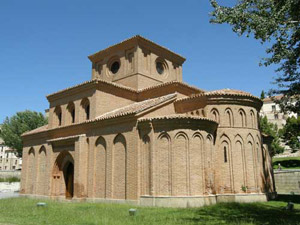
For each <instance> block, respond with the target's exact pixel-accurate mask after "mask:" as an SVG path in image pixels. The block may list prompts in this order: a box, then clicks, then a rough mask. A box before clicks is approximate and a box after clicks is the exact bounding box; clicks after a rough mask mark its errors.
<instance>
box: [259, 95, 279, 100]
mask: <svg viewBox="0 0 300 225" xmlns="http://www.w3.org/2000/svg"><path fill="white" fill-rule="evenodd" d="M282 97H283V95H276V96H272V97H268V98H264V99H263V102H274V100H280V99H281V98H282Z"/></svg>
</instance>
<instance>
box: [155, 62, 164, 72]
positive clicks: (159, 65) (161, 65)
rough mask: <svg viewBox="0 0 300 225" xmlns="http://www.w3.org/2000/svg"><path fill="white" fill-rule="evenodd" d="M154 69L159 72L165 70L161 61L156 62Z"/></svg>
mask: <svg viewBox="0 0 300 225" xmlns="http://www.w3.org/2000/svg"><path fill="white" fill-rule="evenodd" d="M156 71H157V72H158V73H159V74H163V73H164V71H165V68H164V64H163V63H162V62H156Z"/></svg>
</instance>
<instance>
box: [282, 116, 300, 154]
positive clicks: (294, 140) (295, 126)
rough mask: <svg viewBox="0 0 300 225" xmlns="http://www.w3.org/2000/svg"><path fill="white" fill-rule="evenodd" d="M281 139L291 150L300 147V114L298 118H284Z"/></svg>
mask: <svg viewBox="0 0 300 225" xmlns="http://www.w3.org/2000/svg"><path fill="white" fill-rule="evenodd" d="M282 133H283V139H284V140H285V141H286V143H287V144H288V145H289V146H290V148H291V149H293V150H298V149H300V140H299V139H298V138H300V116H298V118H296V117H294V116H292V117H289V118H288V119H287V120H286V124H285V125H284V127H283V129H282Z"/></svg>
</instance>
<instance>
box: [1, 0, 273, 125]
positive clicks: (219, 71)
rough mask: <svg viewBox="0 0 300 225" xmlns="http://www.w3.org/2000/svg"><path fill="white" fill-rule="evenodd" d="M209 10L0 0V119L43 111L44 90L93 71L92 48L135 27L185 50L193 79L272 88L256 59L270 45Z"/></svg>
mask: <svg viewBox="0 0 300 225" xmlns="http://www.w3.org/2000/svg"><path fill="white" fill-rule="evenodd" d="M219 2H221V3H222V2H226V3H227V4H228V3H229V4H232V3H233V2H235V1H233V0H230V1H228V0H226V1H225V0H220V1H219ZM211 11H212V8H211V6H210V4H209V1H208V0H189V1H179V0H164V1H158V0H151V1H149V0H147V1H141V0H140V1H134V0H131V1H129V0H114V1H99V0H98V1H96V0H95V1H92V0H84V1H82V0H80V1H79V0H72V1H71V0H69V1H67V0H59V1H57V0H52V1H50V0H49V1H40V0H36V1H32V0H26V1H16V0H1V1H0V82H1V87H0V104H1V110H0V123H1V122H2V121H3V120H4V119H5V117H7V116H11V115H13V114H14V113H16V112H18V111H23V110H25V109H30V110H35V111H40V112H44V110H45V109H46V108H48V107H49V105H48V101H47V99H46V98H45V96H46V95H47V94H50V93H53V92H56V91H58V90H60V89H64V88H67V87H70V86H73V85H76V84H78V83H81V82H84V81H86V80H89V79H91V63H90V61H89V60H88V58H87V56H88V55H90V54H92V53H95V52H97V51H99V50H101V49H104V48H106V47H108V46H110V45H112V44H116V43H118V42H120V41H122V40H124V39H127V38H129V37H131V36H133V35H136V34H140V35H142V36H144V37H146V38H148V39H150V40H152V41H154V42H156V43H158V44H160V45H162V46H165V47H167V48H169V49H170V50H172V51H174V52H176V53H179V54H180V55H182V56H184V57H185V58H186V59H187V60H186V62H185V63H184V65H183V77H184V78H183V79H184V81H185V82H187V83H189V84H192V85H194V86H197V87H199V88H202V89H205V90H215V89H222V88H232V89H240V90H244V91H248V92H251V93H252V94H254V95H257V96H259V95H260V92H261V91H262V90H268V89H270V88H271V87H272V84H271V82H272V77H274V75H275V73H274V68H272V67H269V68H266V67H259V65H258V64H259V61H260V59H261V58H262V57H264V56H266V55H265V46H262V45H261V44H260V43H259V42H258V41H256V40H254V39H252V38H246V37H238V36H237V35H236V34H235V33H233V32H232V30H231V28H230V27H229V26H228V25H216V24H210V23H209V19H210V17H209V13H210V12H211Z"/></svg>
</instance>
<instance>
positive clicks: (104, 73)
mask: <svg viewBox="0 0 300 225" xmlns="http://www.w3.org/2000/svg"><path fill="white" fill-rule="evenodd" d="M89 59H90V60H91V62H92V79H91V80H89V81H86V82H84V83H81V84H78V85H76V86H73V87H69V88H67V89H64V90H61V91H58V92H56V93H53V94H50V95H48V96H47V99H48V101H49V104H50V106H49V123H48V125H46V126H43V127H40V128H37V129H35V130H33V131H29V132H27V133H25V134H23V143H24V149H23V170H22V178H21V194H22V195H26V196H38V197H41V196H46V197H50V198H53V199H73V200H88V201H104V202H105V201H107V202H120V203H121V202H129V203H135V204H140V205H146V206H172V207H196V206H202V205H207V204H213V203H216V202H222V201H238V202H251V201H266V200H267V196H268V195H269V194H272V193H273V192H274V191H275V190H274V185H273V175H272V168H271V161H270V156H269V154H268V144H267V141H268V140H267V138H266V137H263V136H262V134H261V131H260V130H259V127H258V112H259V110H260V108H261V106H262V102H261V100H260V99H258V98H257V97H255V96H253V95H251V94H250V93H247V92H243V91H238V90H231V89H222V90H216V91H204V90H202V89H199V88H196V87H193V86H190V85H188V84H186V83H184V82H182V65H183V63H184V61H185V59H184V58H183V57H182V56H180V55H178V54H176V53H174V52H171V51H170V50H168V49H166V48H164V47H162V46H160V45H158V44H156V43H153V42H152V41H150V40H147V39H145V38H143V37H141V36H134V37H132V38H130V39H127V40H125V41H123V42H121V43H119V44H116V45H113V46H110V47H108V48H106V49H104V50H102V51H99V52H97V53H95V54H93V55H90V56H89Z"/></svg>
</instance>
